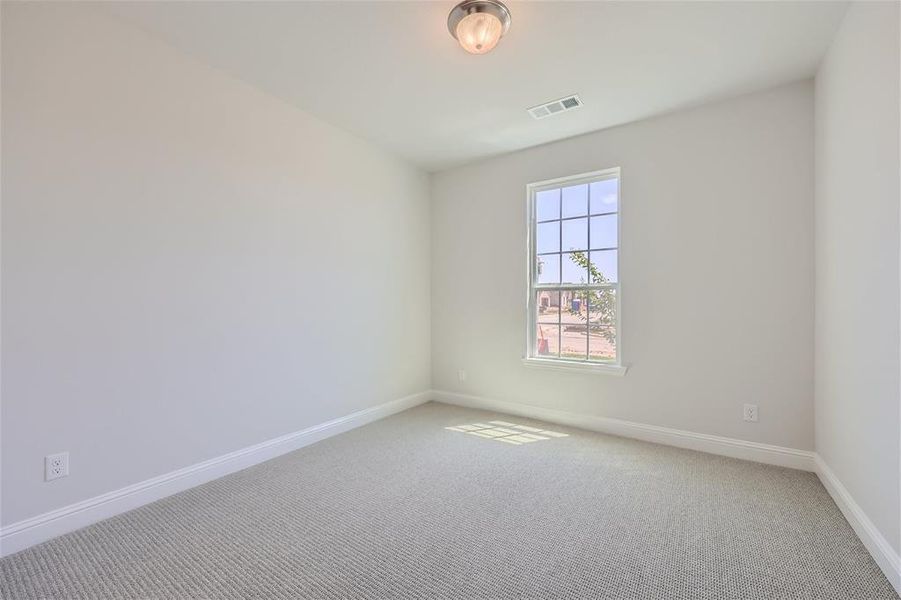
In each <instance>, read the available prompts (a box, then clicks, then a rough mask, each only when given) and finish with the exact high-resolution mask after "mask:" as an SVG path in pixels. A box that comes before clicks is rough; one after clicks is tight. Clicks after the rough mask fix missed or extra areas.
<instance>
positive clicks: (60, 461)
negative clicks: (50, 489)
mask: <svg viewBox="0 0 901 600" xmlns="http://www.w3.org/2000/svg"><path fill="white" fill-rule="evenodd" d="M68 475H69V453H68V452H60V453H58V454H48V455H47V456H45V457H44V481H53V480H54V479H59V478H60V477H67V476H68Z"/></svg>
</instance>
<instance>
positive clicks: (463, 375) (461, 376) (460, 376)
mask: <svg viewBox="0 0 901 600" xmlns="http://www.w3.org/2000/svg"><path fill="white" fill-rule="evenodd" d="M457 379H459V380H460V383H463V382H464V381H466V371H464V370H463V369H460V370H459V371H457Z"/></svg>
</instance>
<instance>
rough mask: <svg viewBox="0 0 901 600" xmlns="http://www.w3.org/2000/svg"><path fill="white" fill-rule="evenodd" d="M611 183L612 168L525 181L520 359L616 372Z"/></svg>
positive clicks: (615, 192) (615, 231) (615, 183)
mask: <svg viewBox="0 0 901 600" xmlns="http://www.w3.org/2000/svg"><path fill="white" fill-rule="evenodd" d="M619 183H620V173H619V169H618V168H615V169H607V170H605V171H598V172H595V173H588V174H585V175H577V176H575V177H567V178H564V179H555V180H552V181H544V182H539V183H533V184H531V185H529V186H528V192H529V193H528V197H529V255H530V260H529V309H528V310H529V318H528V323H529V334H528V340H529V350H528V354H527V355H526V356H527V359H526V362H527V363H529V362H531V363H554V364H555V365H558V366H573V367H603V366H605V365H606V366H612V367H617V369H612V370H621V367H619V365H620V344H619V303H620V293H619V292H620V289H619V229H620V228H619V209H620V197H619V196H620V195H619ZM622 372H624V370H622Z"/></svg>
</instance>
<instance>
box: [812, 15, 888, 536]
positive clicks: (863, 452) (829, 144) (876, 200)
mask: <svg viewBox="0 0 901 600" xmlns="http://www.w3.org/2000/svg"><path fill="white" fill-rule="evenodd" d="M898 19H899V11H898V4H897V3H868V2H861V3H854V4H852V5H851V8H850V9H849V10H848V13H847V15H846V17H845V20H844V22H843V24H842V26H841V28H840V29H839V31H838V33H837V35H836V38H835V40H834V41H833V43H832V46H831V47H830V49H829V51H828V53H827V54H826V57H825V59H824V61H823V63H822V65H821V67H820V70H819V72H818V74H817V77H816V209H815V212H816V388H815V389H816V448H817V453H818V454H819V455H820V457H821V458H822V459H823V460H824V461H825V462H826V463H827V464H828V465H829V467H830V468H831V469H832V470H833V471H834V473H835V474H836V476H837V477H838V478H839V479H840V480H841V482H842V483H843V484H844V486H845V488H847V490H848V491H849V492H850V494H851V495H852V496H853V497H854V499H855V501H856V502H857V504H858V505H859V506H860V507H861V508H862V509H863V511H864V512H865V513H866V514H867V516H868V517H869V518H870V520H871V521H872V522H873V523H874V524H875V526H876V527H877V528H878V529H879V531H880V532H881V534H882V535H883V536H884V537H885V538H886V540H888V542H889V543H890V544H891V545H892V546H893V548H894V549H895V551H896V552H897V551H898V550H899V547H901V546H899V542H901V540H899V522H898V521H899V519H898V517H899V510H901V504H899V497H898V487H899V481H898V476H899V464H898V459H899V447H898V444H899V437H898V436H899V414H898V402H899V314H901V312H899V311H901V306H899V264H898V256H899V249H901V246H899V236H898V231H899V194H901V190H899V168H898V161H899V152H898V142H899V139H898V129H899V117H898V112H899V93H898V87H899V68H901V65H899V60H898V53H899V47H898Z"/></svg>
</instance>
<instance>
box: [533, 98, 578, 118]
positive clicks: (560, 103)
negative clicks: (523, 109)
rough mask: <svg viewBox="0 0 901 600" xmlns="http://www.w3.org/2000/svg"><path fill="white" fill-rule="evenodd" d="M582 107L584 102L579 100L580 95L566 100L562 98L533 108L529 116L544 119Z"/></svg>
mask: <svg viewBox="0 0 901 600" xmlns="http://www.w3.org/2000/svg"><path fill="white" fill-rule="evenodd" d="M580 106H582V101H581V100H580V99H579V96H578V95H576V94H573V95H572V96H567V97H566V98H560V99H559V100H552V101H551V102H546V103H544V104H539V105H538V106H533V107H532V108H529V109H527V110H528V111H529V114H530V115H532V118H533V119H543V118H545V117H549V116H551V115H556V114H557V113H562V112H565V111H567V110H572V109H574V108H579V107H580Z"/></svg>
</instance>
